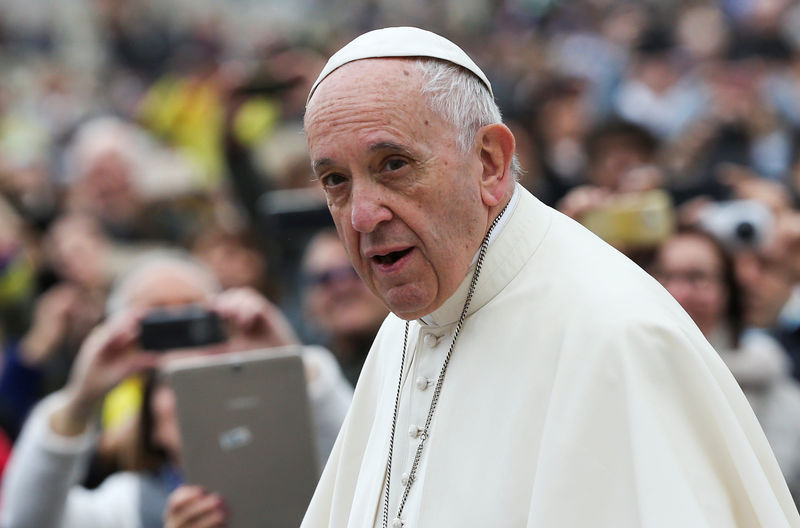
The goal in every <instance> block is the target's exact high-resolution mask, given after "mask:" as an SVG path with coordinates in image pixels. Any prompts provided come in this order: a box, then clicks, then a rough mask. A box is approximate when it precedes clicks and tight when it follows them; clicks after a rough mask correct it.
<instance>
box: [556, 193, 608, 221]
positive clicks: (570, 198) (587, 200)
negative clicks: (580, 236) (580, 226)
mask: <svg viewBox="0 0 800 528" xmlns="http://www.w3.org/2000/svg"><path fill="white" fill-rule="evenodd" d="M611 197H612V193H611V191H609V190H608V189H605V188H603V187H596V186H594V185H581V186H579V187H575V188H574V189H572V190H571V191H569V192H568V193H567V194H566V195H565V196H564V198H562V199H561V201H560V202H559V203H558V205H557V209H558V210H559V211H561V212H562V213H564V214H565V215H567V216H569V217H570V218H572V219H574V220H578V221H580V219H581V218H582V217H583V216H584V215H585V214H586V213H587V212H589V211H591V210H592V209H595V208H598V207H603V206H604V205H606V204H608V202H609V201H610V200H611Z"/></svg>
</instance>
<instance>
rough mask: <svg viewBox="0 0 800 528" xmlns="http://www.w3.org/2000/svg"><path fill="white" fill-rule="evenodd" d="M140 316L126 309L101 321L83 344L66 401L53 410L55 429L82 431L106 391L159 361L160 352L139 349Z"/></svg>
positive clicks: (71, 431) (70, 432)
mask: <svg viewBox="0 0 800 528" xmlns="http://www.w3.org/2000/svg"><path fill="white" fill-rule="evenodd" d="M140 318H141V316H140V315H138V314H133V313H131V312H126V313H123V314H120V315H119V316H117V317H114V318H113V319H111V320H109V321H107V322H105V323H103V324H101V325H99V326H98V327H96V328H95V329H94V330H92V332H91V333H90V334H89V337H87V338H86V340H85V341H84V342H83V345H81V349H80V351H79V352H78V357H77V358H76V359H75V364H74V366H73V367H72V372H71V373H70V379H69V382H68V383H67V386H66V388H65V393H66V403H65V405H64V407H62V408H61V409H59V410H58V411H56V413H54V415H53V418H52V421H51V427H52V428H53V430H54V431H55V432H56V433H59V434H62V435H66V436H74V435H78V434H80V433H82V432H83V431H84V430H85V429H86V426H87V424H88V422H89V419H90V418H91V416H92V414H93V413H94V412H95V410H96V409H97V407H98V406H99V405H100V402H101V401H102V399H103V398H104V397H105V395H106V394H107V393H108V391H110V390H111V389H112V388H114V387H115V386H116V385H117V384H119V382H121V381H122V380H124V379H125V378H127V377H128V376H131V375H133V374H136V373H138V372H141V371H143V370H145V369H147V368H153V367H155V366H156V365H157V363H158V360H159V356H158V355H157V354H152V353H146V352H142V351H140V350H138V348H137V347H136V340H137V338H138V333H139V321H140Z"/></svg>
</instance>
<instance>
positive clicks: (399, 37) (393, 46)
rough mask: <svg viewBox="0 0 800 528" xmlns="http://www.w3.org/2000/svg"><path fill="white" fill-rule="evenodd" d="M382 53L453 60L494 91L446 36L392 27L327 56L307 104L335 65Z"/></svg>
mask: <svg viewBox="0 0 800 528" xmlns="http://www.w3.org/2000/svg"><path fill="white" fill-rule="evenodd" d="M381 57H430V58H433V59H441V60H443V61H447V62H452V63H453V64H457V65H459V66H461V67H463V68H466V69H468V70H469V71H471V72H472V73H474V74H475V75H476V76H477V77H478V78H479V79H480V80H481V81H482V82H483V84H485V85H486V88H488V90H489V93H490V94H492V96H494V93H493V92H492V85H491V83H489V79H487V78H486V75H484V73H483V72H482V71H481V69H480V68H478V65H477V64H475V63H474V62H473V61H472V59H470V58H469V56H468V55H467V54H466V53H464V50H462V49H461V48H459V47H458V46H456V45H455V44H453V43H452V42H450V41H449V40H447V39H446V38H444V37H442V36H440V35H437V34H436V33H431V32H430V31H425V30H424V29H419V28H415V27H391V28H384V29H376V30H374V31H370V32H368V33H364V34H363V35H361V36H359V37H356V38H355V39H353V40H352V41H351V42H350V43H349V44H347V45H346V46H345V47H343V48H342V49H340V50H339V51H337V52H336V53H334V54H333V56H332V57H331V58H330V59H328V63H327V64H326V65H325V67H324V68H322V72H321V73H320V74H319V77H317V80H316V81H315V82H314V86H312V87H311V91H310V92H309V93H308V99H306V104H308V101H310V100H311V96H312V95H314V90H316V89H317V86H319V83H321V82H322V80H323V79H325V77H327V76H328V75H330V74H331V72H333V71H334V70H335V69H337V68H339V67H341V66H344V65H345V64H347V63H348V62H353V61H356V60H361V59H377V58H381Z"/></svg>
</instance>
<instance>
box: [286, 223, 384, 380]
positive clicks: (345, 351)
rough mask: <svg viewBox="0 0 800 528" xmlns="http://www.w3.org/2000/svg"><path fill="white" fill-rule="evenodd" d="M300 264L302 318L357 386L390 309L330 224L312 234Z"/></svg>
mask: <svg viewBox="0 0 800 528" xmlns="http://www.w3.org/2000/svg"><path fill="white" fill-rule="evenodd" d="M301 267H302V276H303V285H304V293H303V304H304V305H305V313H306V320H307V321H308V323H309V324H310V325H311V326H312V327H313V329H315V330H316V331H317V332H318V333H319V334H321V339H322V342H323V343H325V344H326V345H327V346H328V347H329V348H330V349H331V351H332V352H333V353H334V355H335V356H336V359H338V360H339V364H340V365H341V366H342V370H343V372H344V374H345V376H346V377H347V379H348V380H349V381H350V383H352V384H353V386H355V384H356V382H357V381H358V376H359V374H360V373H361V369H362V367H363V365H364V360H365V359H366V357H367V352H369V347H370V346H371V345H372V341H373V340H374V339H375V334H376V333H377V331H378V328H379V327H380V325H381V323H382V322H383V320H384V319H385V318H386V315H387V314H388V310H387V309H386V307H385V306H384V305H383V303H382V302H381V300H380V299H379V298H377V297H375V295H374V294H373V293H372V292H371V291H369V289H368V288H367V287H366V285H364V283H363V282H361V279H360V278H359V277H358V274H357V273H356V271H355V269H353V265H352V264H350V260H349V259H348V258H347V252H346V251H345V249H344V246H342V242H341V241H340V240H339V237H338V236H337V235H336V231H334V230H332V229H328V230H323V231H321V232H320V233H318V234H317V235H315V236H314V238H312V239H311V241H310V242H309V244H308V247H307V248H306V251H305V254H304V256H303V261H302V265H301Z"/></svg>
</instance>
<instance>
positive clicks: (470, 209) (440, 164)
mask: <svg viewBox="0 0 800 528" xmlns="http://www.w3.org/2000/svg"><path fill="white" fill-rule="evenodd" d="M421 85H422V75H421V73H420V72H419V71H418V70H417V69H416V67H415V66H414V64H413V63H412V62H410V61H408V60H404V59H369V60H360V61H355V62H352V63H349V64H346V65H344V66H342V67H341V68H339V69H338V70H336V71H334V72H333V73H332V74H331V75H329V76H328V77H327V78H326V79H325V80H324V81H323V82H322V83H321V84H320V85H319V87H318V88H317V91H316V92H315V93H314V96H313V97H312V99H311V101H310V103H309V106H308V110H307V113H306V121H305V128H306V134H307V140H308V148H309V153H310V155H311V160H312V163H313V165H314V171H315V173H316V175H317V177H318V178H319V181H320V182H321V184H322V187H323V189H324V190H325V192H326V194H327V200H328V208H329V209H330V212H331V215H332V216H333V219H334V222H335V223H336V228H337V230H338V232H339V236H340V237H341V239H342V241H343V242H344V244H345V247H346V248H347V252H348V254H349V256H350V259H351V260H352V262H353V266H354V267H355V268H356V271H358V274H359V275H360V276H361V278H362V279H363V280H364V282H365V283H366V284H367V286H369V288H370V289H371V290H372V291H373V292H374V293H375V294H376V295H377V296H378V297H380V298H381V299H383V302H384V303H385V304H386V305H387V306H388V307H389V309H390V310H392V311H393V312H394V313H395V314H397V315H398V316H400V317H402V318H404V319H414V318H418V317H421V316H423V315H426V314H429V313H430V312H432V311H434V310H435V309H436V308H438V307H439V306H441V304H442V303H443V302H444V301H445V300H447V298H448V297H450V296H451V295H452V294H453V293H454V292H455V290H456V289H457V288H458V285H459V284H460V283H461V281H462V280H463V279H464V277H465V276H466V273H467V271H468V269H469V266H470V263H471V261H472V258H473V256H474V255H475V253H476V251H477V250H478V247H479V246H480V242H481V239H482V237H483V234H484V233H485V231H486V228H487V225H488V218H489V208H488V207H487V206H486V205H485V204H484V203H483V201H482V198H481V190H480V181H481V171H482V165H481V160H480V156H479V155H478V154H477V152H478V150H476V149H471V150H470V151H469V152H467V153H463V152H462V151H461V149H459V147H458V146H457V144H456V134H455V132H454V130H453V127H452V125H450V124H448V123H446V122H444V121H443V120H442V119H441V118H440V117H439V116H438V115H436V114H434V113H433V112H432V111H431V110H429V108H428V106H427V103H426V101H425V100H424V99H423V97H422V96H421V95H420V87H421Z"/></svg>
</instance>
